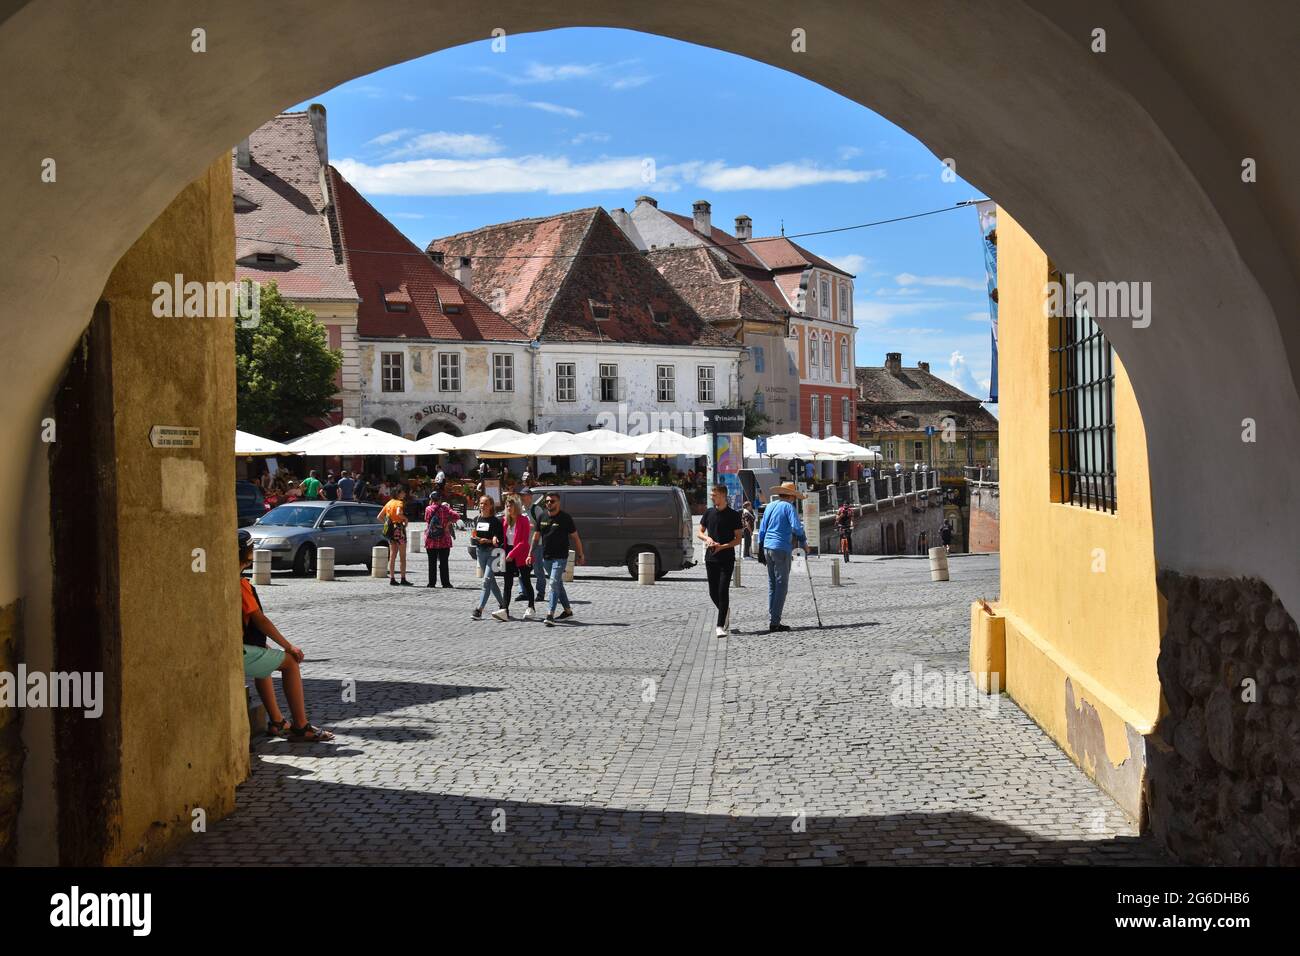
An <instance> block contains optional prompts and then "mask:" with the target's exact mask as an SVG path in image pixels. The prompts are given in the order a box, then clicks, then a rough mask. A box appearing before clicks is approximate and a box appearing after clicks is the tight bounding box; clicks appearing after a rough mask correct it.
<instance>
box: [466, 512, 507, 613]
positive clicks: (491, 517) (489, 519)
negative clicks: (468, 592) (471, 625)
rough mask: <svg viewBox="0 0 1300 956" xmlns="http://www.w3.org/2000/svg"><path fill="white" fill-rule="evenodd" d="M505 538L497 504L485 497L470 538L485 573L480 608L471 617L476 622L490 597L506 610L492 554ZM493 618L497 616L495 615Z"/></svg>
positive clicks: (479, 600)
mask: <svg viewBox="0 0 1300 956" xmlns="http://www.w3.org/2000/svg"><path fill="white" fill-rule="evenodd" d="M504 538H505V529H504V528H502V527H501V519H500V518H498V517H497V516H496V502H495V501H493V500H492V499H491V498H490V497H489V496H488V495H484V496H483V497H482V498H480V499H479V500H478V517H477V518H476V519H474V530H473V531H472V532H471V533H470V538H469V540H470V543H471V544H472V545H474V546H475V548H476V549H477V552H476V553H477V555H478V566H479V568H480V569H481V570H482V572H483V590H482V591H480V592H479V599H478V607H476V608H474V613H473V614H472V615H470V616H471V617H473V618H474V620H476V621H477V620H480V619H481V618H482V617H483V608H484V607H485V606H486V605H487V601H488V596H489V595H491V596H493V597H495V598H496V599H497V603H498V604H499V605H501V610H503V611H504V610H505V609H506V599H505V598H504V597H502V595H501V588H500V587H498V586H497V576H496V573H495V572H494V571H493V569H492V552H493V551H495V550H496V549H497V548H499V547H501V542H502V540H503V539H504ZM493 617H496V615H495V614H493ZM499 620H504V618H500V619H499Z"/></svg>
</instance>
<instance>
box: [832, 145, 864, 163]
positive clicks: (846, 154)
mask: <svg viewBox="0 0 1300 956" xmlns="http://www.w3.org/2000/svg"><path fill="white" fill-rule="evenodd" d="M836 153H837V155H838V156H839V157H840V159H845V160H847V159H853V158H855V157H857V156H861V155H862V147H861V146H841V147H840V148H839V149H838V150H836Z"/></svg>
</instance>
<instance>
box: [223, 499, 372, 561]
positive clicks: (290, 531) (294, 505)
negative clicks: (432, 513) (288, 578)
mask: <svg viewBox="0 0 1300 956" xmlns="http://www.w3.org/2000/svg"><path fill="white" fill-rule="evenodd" d="M381 529H382V524H381V521H380V517H379V506H378V505H367V504H358V503H356V502H353V501H294V502H290V503H287V504H282V505H277V506H276V507H274V508H272V509H271V510H270V511H268V512H267V513H266V514H264V515H262V517H260V518H259V519H257V521H255V522H254V523H253V524H252V525H251V526H249V527H248V529H247V530H248V532H249V533H250V534H251V535H252V536H253V547H254V548H256V549H259V550H261V549H265V550H267V551H270V552H271V567H273V568H292V569H293V572H294V573H295V574H300V575H303V574H315V573H316V549H317V548H333V549H334V564H335V565H336V566H338V565H344V564H364V565H365V566H366V567H367V568H369V567H370V559H371V549H372V548H374V547H375V545H383V546H384V547H387V546H388V541H387V539H386V538H384V536H383V535H382V534H381V533H380V531H381Z"/></svg>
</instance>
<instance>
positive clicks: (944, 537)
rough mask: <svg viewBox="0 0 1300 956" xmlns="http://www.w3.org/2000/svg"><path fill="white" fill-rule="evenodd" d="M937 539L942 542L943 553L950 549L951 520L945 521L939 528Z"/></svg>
mask: <svg viewBox="0 0 1300 956" xmlns="http://www.w3.org/2000/svg"><path fill="white" fill-rule="evenodd" d="M939 540H940V541H942V542H943V550H944V553H947V552H949V551H951V550H952V522H951V521H945V522H944V523H943V527H942V528H940V529H939Z"/></svg>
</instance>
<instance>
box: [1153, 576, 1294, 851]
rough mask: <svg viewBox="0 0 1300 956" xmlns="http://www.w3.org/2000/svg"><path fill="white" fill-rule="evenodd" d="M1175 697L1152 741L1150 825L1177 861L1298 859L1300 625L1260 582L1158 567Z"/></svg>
mask: <svg viewBox="0 0 1300 956" xmlns="http://www.w3.org/2000/svg"><path fill="white" fill-rule="evenodd" d="M1158 584H1159V588H1160V592H1161V594H1162V595H1163V596H1164V598H1165V600H1166V601H1167V602H1168V603H1167V618H1168V624H1167V627H1166V629H1165V633H1164V637H1163V639H1162V641H1161V647H1160V657H1159V659H1158V662H1157V668H1158V670H1159V674H1160V682H1161V687H1162V691H1163V694H1164V698H1165V702H1166V704H1167V708H1168V710H1167V712H1166V713H1164V714H1163V715H1162V717H1161V719H1160V721H1159V723H1158V724H1157V726H1156V730H1155V732H1154V733H1153V734H1152V735H1151V737H1150V738H1149V739H1148V748H1147V759H1148V785H1147V787H1148V789H1147V802H1148V812H1149V820H1150V824H1151V828H1152V831H1153V832H1154V833H1155V834H1156V836H1157V837H1158V838H1159V839H1160V840H1161V841H1162V842H1163V843H1164V844H1165V845H1166V846H1167V847H1168V848H1169V849H1170V851H1171V852H1173V853H1174V855H1175V856H1177V857H1178V858H1179V859H1180V860H1183V861H1184V862H1188V863H1202V864H1204V863H1218V864H1228V865H1261V864H1273V865H1276V864H1281V865H1286V866H1295V865H1297V864H1300V705H1298V704H1297V696H1298V692H1300V634H1298V633H1297V629H1296V622H1295V620H1294V619H1293V618H1292V617H1291V615H1290V614H1288V613H1287V611H1286V609H1285V608H1284V607H1283V606H1282V604H1281V602H1280V601H1279V600H1278V598H1277V595H1275V594H1274V593H1273V591H1272V589H1270V588H1269V587H1268V585H1266V584H1264V583H1263V582H1261V581H1258V580H1249V579H1240V578H1239V579H1232V580H1219V579H1207V578H1196V577H1185V576H1183V575H1179V574H1175V573H1172V572H1161V573H1160V575H1159V578H1158Z"/></svg>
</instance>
